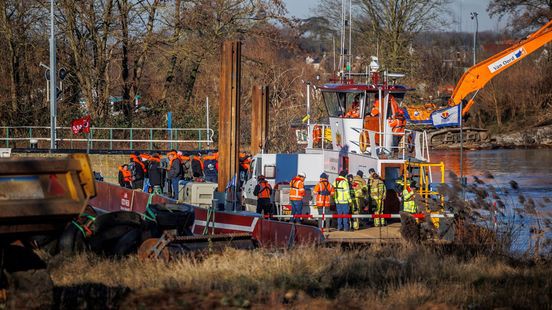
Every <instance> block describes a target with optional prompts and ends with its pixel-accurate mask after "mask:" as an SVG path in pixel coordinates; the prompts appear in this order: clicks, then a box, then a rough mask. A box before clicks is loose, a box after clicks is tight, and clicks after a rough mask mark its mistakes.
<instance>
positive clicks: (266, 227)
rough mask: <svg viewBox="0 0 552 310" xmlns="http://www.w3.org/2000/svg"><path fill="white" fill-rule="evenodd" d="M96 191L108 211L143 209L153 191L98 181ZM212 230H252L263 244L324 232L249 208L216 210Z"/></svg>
mask: <svg viewBox="0 0 552 310" xmlns="http://www.w3.org/2000/svg"><path fill="white" fill-rule="evenodd" d="M96 191H97V195H96V197H95V198H93V199H91V200H90V201H89V205H90V206H92V207H94V208H96V209H100V210H103V211H106V212H114V211H133V212H139V213H143V212H144V211H145V210H146V206H147V204H148V200H149V198H150V194H148V193H144V192H140V191H133V190H130V189H127V188H123V187H120V186H118V185H115V184H110V183H105V182H98V181H97V182H96ZM174 202H175V201H174V200H172V199H170V198H167V197H164V196H158V195H155V196H154V197H152V200H151V203H159V204H161V203H174ZM194 209H195V221H194V225H193V227H192V231H193V233H194V234H198V235H200V234H203V232H204V230H205V226H206V225H207V216H208V214H207V209H204V208H199V207H196V208H194ZM207 231H208V233H209V234H215V235H218V234H229V233H250V234H251V236H252V237H253V239H255V240H256V241H257V242H258V244H259V246H261V247H269V248H270V247H289V246H292V245H313V244H320V243H321V242H322V241H323V240H324V236H323V234H322V232H321V231H320V229H318V228H317V227H313V226H306V225H293V224H290V223H286V222H280V221H274V220H267V219H263V218H261V217H260V216H259V215H255V214H253V213H247V212H243V213H240V212H224V211H217V212H216V213H215V216H214V221H210V223H209V227H208V229H207Z"/></svg>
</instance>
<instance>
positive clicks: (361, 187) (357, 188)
mask: <svg viewBox="0 0 552 310" xmlns="http://www.w3.org/2000/svg"><path fill="white" fill-rule="evenodd" d="M363 177H364V172H362V170H359V171H357V173H356V175H355V176H354V177H353V190H354V193H355V196H354V197H355V198H354V203H353V206H354V208H353V212H352V213H353V214H360V211H361V210H363V209H364V201H365V200H366V195H367V194H368V186H367V185H366V181H365V180H364V178H363ZM359 228H360V219H358V218H356V219H354V220H353V229H354V230H358V229H359Z"/></svg>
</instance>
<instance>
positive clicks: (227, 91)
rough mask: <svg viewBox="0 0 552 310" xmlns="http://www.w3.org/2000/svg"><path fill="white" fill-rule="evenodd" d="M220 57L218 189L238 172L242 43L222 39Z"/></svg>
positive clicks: (220, 189) (221, 188)
mask: <svg viewBox="0 0 552 310" xmlns="http://www.w3.org/2000/svg"><path fill="white" fill-rule="evenodd" d="M221 59H222V60H221V72H220V104H219V137H218V149H219V162H218V164H219V176H218V190H219V191H224V189H225V187H226V185H227V184H228V183H229V182H230V180H232V177H233V176H237V175H238V173H239V146H240V136H239V132H240V119H239V115H240V101H241V97H240V89H241V42H239V41H225V42H224V43H223V46H222V54H221Z"/></svg>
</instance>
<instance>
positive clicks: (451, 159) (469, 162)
mask: <svg viewBox="0 0 552 310" xmlns="http://www.w3.org/2000/svg"><path fill="white" fill-rule="evenodd" d="M431 161H432V162H440V161H442V162H444V163H445V168H446V170H447V171H451V172H454V173H456V174H457V175H459V174H460V152H459V151H458V150H455V151H433V152H431ZM462 162H463V171H464V176H467V177H468V180H467V181H468V183H473V182H474V178H473V176H476V177H479V178H482V180H483V181H484V182H486V183H487V184H489V185H492V186H494V187H496V188H498V189H499V190H501V192H502V193H501V198H502V200H503V201H504V203H505V204H506V212H505V213H506V214H507V215H510V216H511V215H512V214H514V212H513V210H514V208H523V205H522V204H521V203H520V202H519V201H520V199H519V196H520V195H521V196H523V197H524V198H526V199H528V198H531V199H533V200H534V202H535V205H536V210H537V211H538V213H539V214H540V215H541V218H546V219H549V220H550V219H552V202H551V201H552V150H549V149H513V150H503V149H501V150H481V151H464V154H463V161H462ZM486 172H488V173H489V174H490V175H492V176H493V177H494V178H485V177H484V176H485V174H486ZM450 180H451V177H450V175H449V173H446V176H445V181H446V182H450ZM510 181H515V182H516V183H517V184H518V185H519V189H518V190H515V189H512V187H511V185H510ZM505 190H507V191H505ZM508 220H509V221H512V218H511V217H509V219H508ZM513 221H514V223H516V225H518V226H517V227H518V228H520V229H519V237H518V238H517V240H516V241H515V244H514V249H516V250H521V249H524V248H527V246H528V244H529V241H530V238H529V236H530V234H529V229H530V227H531V226H533V225H536V224H538V223H537V222H536V221H535V217H533V216H525V217H518V216H516V217H515V218H514V219H513ZM540 224H541V225H542V224H543V221H541V222H540ZM546 237H547V238H549V239H550V238H552V232H550V231H548V232H547V233H546Z"/></svg>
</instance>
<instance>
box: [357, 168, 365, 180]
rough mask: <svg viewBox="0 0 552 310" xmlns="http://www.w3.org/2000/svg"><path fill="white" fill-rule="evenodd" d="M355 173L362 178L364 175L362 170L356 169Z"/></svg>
mask: <svg viewBox="0 0 552 310" xmlns="http://www.w3.org/2000/svg"><path fill="white" fill-rule="evenodd" d="M357 175H358V176H359V177H361V178H362V177H363V176H364V172H362V170H359V171H357Z"/></svg>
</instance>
